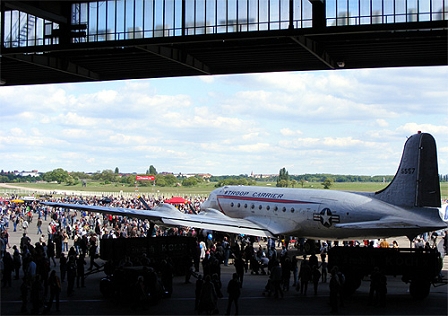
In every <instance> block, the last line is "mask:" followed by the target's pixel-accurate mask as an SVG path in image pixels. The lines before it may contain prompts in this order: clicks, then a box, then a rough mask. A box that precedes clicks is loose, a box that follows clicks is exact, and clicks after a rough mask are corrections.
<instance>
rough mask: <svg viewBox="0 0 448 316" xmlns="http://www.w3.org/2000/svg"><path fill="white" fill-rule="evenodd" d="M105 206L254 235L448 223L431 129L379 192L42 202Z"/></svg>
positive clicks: (333, 235)
mask: <svg viewBox="0 0 448 316" xmlns="http://www.w3.org/2000/svg"><path fill="white" fill-rule="evenodd" d="M42 204H45V205H49V206H54V207H63V208H69V209H77V210H86V211H92V212H99V213H108V214H115V215H125V216H129V217H138V218H144V219H151V220H154V221H156V222H158V223H161V224H164V225H167V226H190V227H196V228H202V229H207V230H215V231H220V232H227V233H236V234H246V235H253V236H263V237H266V236H279V235H285V236H297V237H305V238H312V239H357V238H362V239H372V238H381V237H392V236H407V237H408V238H409V239H411V240H412V239H413V238H414V237H416V236H417V235H419V234H422V233H424V232H429V231H435V230H441V229H446V228H447V223H446V222H444V221H443V220H442V218H441V214H440V213H439V212H441V200H440V184H439V175H438V166H437V152H436V144H435V140H434V138H433V137H432V135H430V134H427V133H420V132H419V133H418V134H415V135H412V136H410V137H409V138H408V139H407V141H406V143H405V146H404V150H403V155H402V158H401V162H400V165H399V168H398V171H397V173H396V175H395V177H394V178H393V180H392V182H391V183H390V184H389V185H388V186H387V187H386V188H384V189H383V190H381V191H378V192H372V193H366V192H356V193H355V192H344V191H334V190H318V189H294V188H273V187H257V186H254V187H253V186H225V187H221V188H219V189H216V190H214V191H213V192H211V193H210V196H209V197H208V199H207V200H206V201H204V203H203V204H202V205H201V212H199V213H198V214H183V213H181V212H179V211H178V210H177V209H176V208H175V207H173V206H171V205H168V204H161V205H160V206H157V207H155V208H154V209H151V210H137V209H126V208H114V207H107V206H94V205H83V204H68V203H57V202H43V203H42Z"/></svg>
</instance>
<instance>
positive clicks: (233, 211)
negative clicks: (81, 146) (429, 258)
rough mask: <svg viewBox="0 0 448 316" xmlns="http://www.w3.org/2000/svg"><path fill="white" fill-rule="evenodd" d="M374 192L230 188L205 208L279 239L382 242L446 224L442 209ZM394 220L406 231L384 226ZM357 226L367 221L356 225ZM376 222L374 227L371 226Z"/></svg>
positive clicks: (217, 192) (212, 196)
mask: <svg viewBox="0 0 448 316" xmlns="http://www.w3.org/2000/svg"><path fill="white" fill-rule="evenodd" d="M373 196H374V195H373V194H372V193H351V192H343V191H331V190H316V189H285V188H274V187H250V186H248V187H246V186H226V187H223V188H220V189H216V190H214V191H213V192H212V193H211V194H210V196H209V198H208V200H207V201H206V202H204V205H203V206H202V207H203V208H213V209H218V210H220V211H221V212H223V213H224V214H225V215H227V216H229V217H232V218H244V219H246V220H249V221H253V222H255V223H257V224H258V225H260V226H263V227H266V228H267V229H269V231H270V232H272V233H273V234H274V235H279V234H282V235H292V236H301V237H308V238H316V239H325V238H328V239H347V238H360V237H363V238H379V237H390V236H404V235H406V236H416V235H418V234H419V233H422V232H424V231H422V229H419V227H418V225H417V226H416V225H415V223H421V224H422V226H426V227H427V226H428V223H429V222H431V221H432V220H434V223H437V222H438V223H439V224H440V217H439V216H438V210H437V209H435V208H434V209H431V208H428V209H425V216H422V214H421V210H422V208H418V212H417V211H416V210H414V209H412V208H403V207H398V206H395V205H391V204H388V203H385V202H383V201H381V200H378V199H375V198H374V197H373ZM391 217H393V218H394V219H395V220H394V221H400V222H402V225H401V228H400V227H399V228H397V226H396V225H394V228H390V227H388V225H387V221H385V224H381V223H382V222H383V220H384V219H386V218H391ZM351 223H363V225H362V226H359V227H358V226H355V225H354V226H353V227H350V224H351ZM369 223H372V225H369Z"/></svg>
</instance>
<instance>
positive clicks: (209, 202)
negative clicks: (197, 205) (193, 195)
mask: <svg viewBox="0 0 448 316" xmlns="http://www.w3.org/2000/svg"><path fill="white" fill-rule="evenodd" d="M216 203H217V200H216V193H215V192H211V193H210V195H209V196H208V198H207V199H206V200H205V201H204V202H202V204H201V211H204V210H207V209H208V208H215V209H216Z"/></svg>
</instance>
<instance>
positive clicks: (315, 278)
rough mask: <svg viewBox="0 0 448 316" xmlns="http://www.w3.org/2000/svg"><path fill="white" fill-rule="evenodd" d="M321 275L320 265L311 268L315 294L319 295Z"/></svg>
mask: <svg viewBox="0 0 448 316" xmlns="http://www.w3.org/2000/svg"><path fill="white" fill-rule="evenodd" d="M320 276H321V272H320V271H319V269H318V267H317V266H315V265H314V266H313V267H312V268H311V277H312V280H313V288H314V295H317V287H318V285H319V280H320Z"/></svg>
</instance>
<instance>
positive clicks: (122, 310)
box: [0, 220, 448, 316]
mask: <svg viewBox="0 0 448 316" xmlns="http://www.w3.org/2000/svg"><path fill="white" fill-rule="evenodd" d="M47 224H48V222H44V225H43V226H42V230H43V232H44V233H45V231H46V227H47ZM8 232H9V234H10V238H9V244H10V246H11V247H12V246H13V245H17V246H18V245H19V244H20V238H21V237H22V233H23V231H22V230H19V229H17V232H13V229H12V227H10V228H9V230H8ZM28 236H29V237H30V238H31V240H32V243H33V244H34V243H35V242H37V241H38V238H39V236H40V235H37V227H36V220H34V221H33V222H32V223H31V224H30V228H29V229H28ZM397 240H398V242H399V244H400V246H403V247H408V243H409V242H408V241H407V239H406V238H405V237H402V238H399V239H397ZM72 243H73V241H72V240H70V243H69V246H71V245H72ZM263 245H264V244H263ZM256 246H257V245H256ZM8 250H9V251H11V253H12V249H8ZM291 251H292V250H291ZM56 261H57V266H56V267H53V264H52V266H51V268H52V269H53V268H54V269H56V271H57V273H59V267H58V263H59V261H58V259H56ZM97 263H99V264H101V260H100V259H98V260H97ZM299 264H300V262H299ZM447 268H448V258H447V256H445V258H444V267H443V274H444V278H445V279H447ZM201 272H202V271H201ZM234 272H235V268H234V266H233V265H229V266H221V281H222V284H223V288H222V291H223V294H224V297H223V298H221V299H219V301H218V307H219V314H221V315H223V314H224V313H225V312H226V307H227V293H226V287H227V283H228V281H229V280H230V279H231V277H232V274H233V273H234ZM21 273H23V272H22V271H21ZM21 276H22V274H21ZM104 276H105V274H104V272H98V273H93V274H90V275H88V276H87V278H86V280H85V285H86V287H85V288H76V285H75V293H74V295H72V296H70V297H68V296H67V291H66V287H67V283H66V282H64V283H62V292H61V295H60V312H58V313H57V312H55V310H54V309H55V307H54V304H53V310H52V311H51V314H57V315H196V314H197V312H196V311H195V310H194V301H195V281H196V279H195V278H191V283H189V284H186V283H185V277H184V276H176V277H174V279H173V285H174V290H173V294H172V296H171V297H170V298H164V299H163V300H162V301H161V302H160V303H159V304H157V305H155V306H148V307H147V308H146V309H144V310H136V309H135V306H131V305H130V304H129V303H127V302H124V301H123V300H121V299H119V298H118V299H117V298H115V299H107V298H104V297H103V295H102V294H101V293H100V290H99V282H100V280H101V279H102V278H103V277H104ZM291 279H292V277H291ZM267 280H268V276H266V275H251V274H250V272H248V273H246V274H245V276H244V283H243V288H242V294H241V297H240V299H239V305H240V306H239V310H240V312H239V314H240V315H329V314H330V305H329V283H319V288H318V294H317V295H314V293H313V286H312V285H309V286H308V295H306V296H305V295H301V294H300V292H298V291H296V290H295V288H294V287H292V286H291V287H290V290H289V291H287V292H285V294H284V297H283V298H278V299H276V298H274V297H268V296H264V295H263V290H264V287H265V285H266V283H267ZM21 282H22V281H21V280H13V284H12V287H10V288H2V289H1V307H0V315H23V314H24V313H21V304H22V301H21V299H20V285H21ZM387 282H388V286H387V287H388V293H387V297H386V303H385V304H384V306H377V305H369V304H368V301H369V299H368V295H369V286H370V282H369V281H368V280H367V279H366V280H363V282H362V284H361V286H360V288H359V289H358V290H357V291H356V292H355V293H354V294H353V295H351V296H350V297H347V298H346V299H345V304H344V307H341V308H340V311H339V314H340V315H445V316H446V315H448V294H447V285H446V284H445V285H441V286H438V287H431V292H430V294H429V296H428V297H427V298H426V299H424V300H414V299H413V298H412V297H411V295H410V294H409V289H408V285H407V284H405V283H403V282H402V281H401V279H400V277H399V276H397V277H395V278H394V277H391V276H388V277H387ZM291 284H292V280H291ZM30 309H31V306H30V305H29V306H28V311H29V310H30ZM234 312H235V309H234V307H233V309H232V312H231V314H234Z"/></svg>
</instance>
